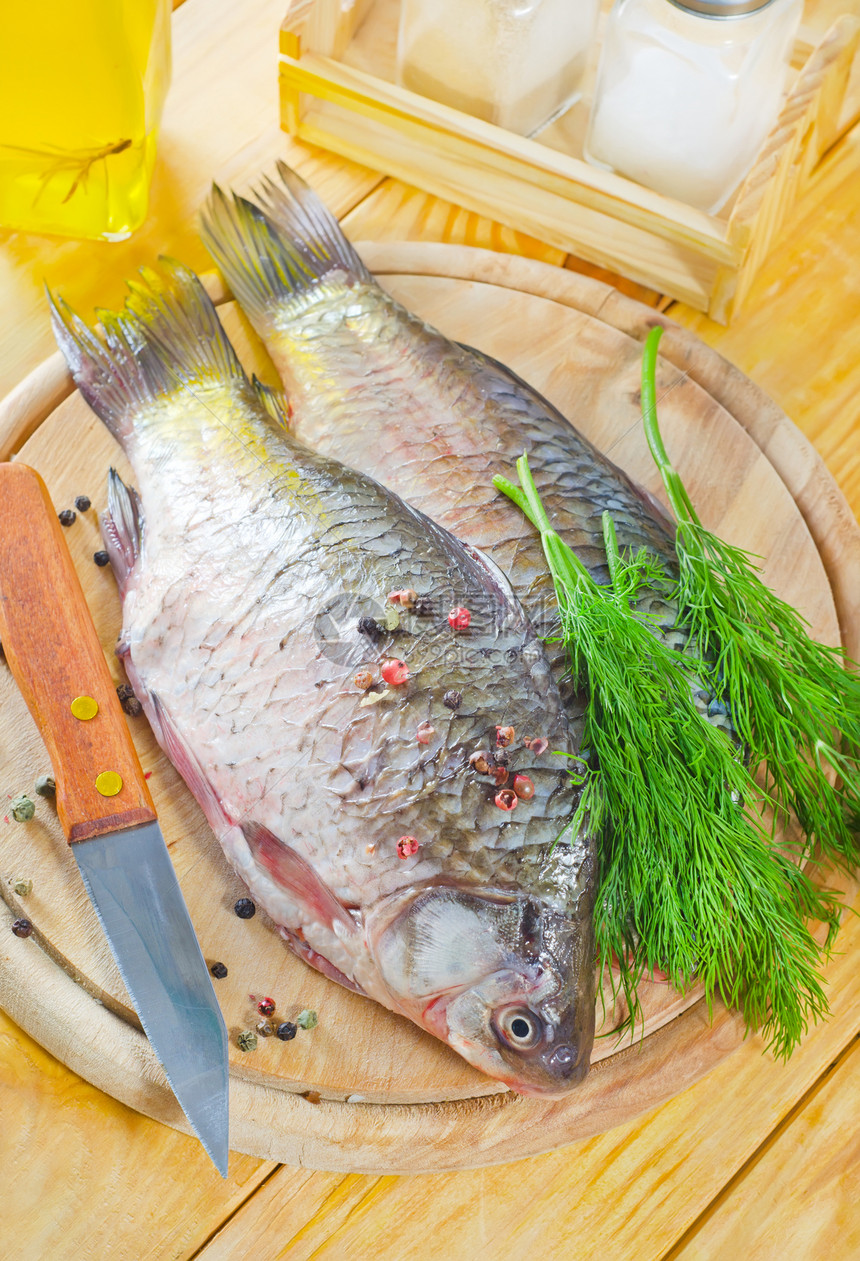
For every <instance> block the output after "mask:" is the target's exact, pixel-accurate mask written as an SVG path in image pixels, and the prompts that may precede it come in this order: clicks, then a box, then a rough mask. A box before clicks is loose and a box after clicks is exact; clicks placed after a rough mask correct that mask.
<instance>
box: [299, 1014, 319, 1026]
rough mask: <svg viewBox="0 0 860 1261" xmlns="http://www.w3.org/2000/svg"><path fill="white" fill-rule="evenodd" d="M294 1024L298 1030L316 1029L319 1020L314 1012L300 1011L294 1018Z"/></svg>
mask: <svg viewBox="0 0 860 1261" xmlns="http://www.w3.org/2000/svg"><path fill="white" fill-rule="evenodd" d="M296 1024H297V1025H298V1026H299V1028H300V1029H316V1027H317V1025H318V1024H319V1020H318V1019H317V1014H316V1012H315V1011H300V1012H299V1014H298V1015H297V1016H296Z"/></svg>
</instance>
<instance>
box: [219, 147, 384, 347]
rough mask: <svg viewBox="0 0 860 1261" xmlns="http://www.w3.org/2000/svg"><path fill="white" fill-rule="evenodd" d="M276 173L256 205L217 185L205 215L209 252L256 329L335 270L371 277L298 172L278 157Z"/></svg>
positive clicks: (348, 275)
mask: <svg viewBox="0 0 860 1261" xmlns="http://www.w3.org/2000/svg"><path fill="white" fill-rule="evenodd" d="M277 171H278V178H277V179H269V178H266V179H264V180H263V182H262V184H261V186H260V188H259V189H257V191H256V198H257V202H259V204H255V203H254V202H253V201H249V200H248V199H247V198H246V197H240V196H238V195H237V194H233V196H232V199H231V198H230V197H228V196H227V194H225V193H224V192H223V191H222V190H221V189H220V188H219V187H218V186H217V184H216V185H213V188H212V192H211V194H210V197H209V200H208V202H207V204H206V207H205V209H204V211H203V214H202V216H201V235H202V237H203V242H204V244H205V246H206V248H207V249H208V250H209V253H210V254H211V255H212V257H213V258H214V259H215V262H216V263H217V264H218V267H219V268H220V269H221V271H222V272H223V274H224V277H225V279H226V281H227V283H228V285H229V286H230V288H231V289H232V291H233V293H234V294H235V296H236V298H237V299H238V301H239V303H240V305H241V306H242V307H243V308H244V310H245V311H246V312H247V314H248V316H249V317H250V319H251V322H252V323H253V324H254V326H255V327H257V328H258V330H259V328H260V327H261V326H263V327H266V326H268V324H269V321H270V313H271V311H272V310H273V308H275V307H282V306H283V305H284V304H285V303H289V302H291V301H293V300H295V299H298V298H300V297H301V296H302V295H304V294H306V293H307V292H308V291H309V290H311V289H313V288H315V287H316V286H318V285H319V284H320V282H321V281H322V280H323V279H324V277H326V276H327V275H329V273H331V272H341V273H345V278H346V279H348V280H351V281H353V282H354V281H363V282H365V283H367V284H372V283H374V281H373V277H372V276H371V275H370V272H369V271H368V270H367V268H366V267H365V265H364V263H363V262H362V261H361V259H360V258H359V256H358V254H357V253H356V252H355V250H354V249H353V247H352V245H350V243H349V241H348V240H347V239H346V237H345V236H344V234H343V231H342V230H341V227H340V224H339V223H338V221H337V219H335V217H334V215H333V214H332V213H331V211H330V210H329V209H328V207H327V206H325V205H324V204H323V203H322V201H320V199H319V197H317V195H316V193H315V192H314V191H313V190H312V189H311V188H309V187H308V185H307V184H306V183H305V181H304V180H303V179H302V178H301V176H300V175H297V174H296V172H295V171H292V170H290V168H289V167H288V166H287V165H286V163H284V162H279V163H278V167H277Z"/></svg>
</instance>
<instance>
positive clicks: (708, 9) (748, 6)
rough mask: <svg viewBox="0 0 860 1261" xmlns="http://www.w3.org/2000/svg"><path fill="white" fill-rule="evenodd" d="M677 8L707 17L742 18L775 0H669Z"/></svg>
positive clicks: (764, 7)
mask: <svg viewBox="0 0 860 1261" xmlns="http://www.w3.org/2000/svg"><path fill="white" fill-rule="evenodd" d="M669 3H670V4H674V6H675V8H676V9H684V10H685V11H686V12H687V13H698V14H699V15H700V16H701V17H706V18H740V17H746V15H747V14H748V13H758V11H759V10H760V9H766V8H767V6H768V5H769V4H774V3H775V0H669Z"/></svg>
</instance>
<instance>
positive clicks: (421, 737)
mask: <svg viewBox="0 0 860 1261" xmlns="http://www.w3.org/2000/svg"><path fill="white" fill-rule="evenodd" d="M435 734H436V728H435V727H434V726H433V725H432V723H429V722H422V723H419V724H418V730H417V731H416V732H415V739H416V740H417V741H418V743H419V744H429V743H430V737H431V736H434V735H435Z"/></svg>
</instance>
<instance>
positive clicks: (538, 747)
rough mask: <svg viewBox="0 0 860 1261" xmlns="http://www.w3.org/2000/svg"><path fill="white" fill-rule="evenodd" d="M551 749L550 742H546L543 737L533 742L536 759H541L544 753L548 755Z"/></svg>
mask: <svg viewBox="0 0 860 1261" xmlns="http://www.w3.org/2000/svg"><path fill="white" fill-rule="evenodd" d="M548 748H549V740H544V738H543V736H538V737H537V739H536V740H532V753H533V754H534V755H535V757H540V756H541V754H542V753H546V751H547V749H548Z"/></svg>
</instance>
